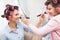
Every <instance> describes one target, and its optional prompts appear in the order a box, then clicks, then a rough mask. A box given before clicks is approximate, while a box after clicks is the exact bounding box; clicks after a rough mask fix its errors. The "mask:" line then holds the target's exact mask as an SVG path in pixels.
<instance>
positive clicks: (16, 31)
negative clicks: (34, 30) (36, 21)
mask: <svg viewBox="0 0 60 40" xmlns="http://www.w3.org/2000/svg"><path fill="white" fill-rule="evenodd" d="M4 16H5V17H6V18H7V20H8V25H7V26H6V28H5V29H4V30H3V31H2V34H1V35H0V36H1V37H0V40H24V29H25V30H27V31H29V32H30V31H31V30H30V29H28V28H27V27H26V25H24V24H23V23H21V22H19V19H20V17H19V8H18V6H12V5H9V4H7V5H6V9H5V11H4Z"/></svg>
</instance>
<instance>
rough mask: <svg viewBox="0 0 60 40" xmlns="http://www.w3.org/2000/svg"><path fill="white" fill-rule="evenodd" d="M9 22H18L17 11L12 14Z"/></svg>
mask: <svg viewBox="0 0 60 40" xmlns="http://www.w3.org/2000/svg"><path fill="white" fill-rule="evenodd" d="M11 21H12V22H15V23H17V22H18V21H19V13H18V10H14V12H12V17H11Z"/></svg>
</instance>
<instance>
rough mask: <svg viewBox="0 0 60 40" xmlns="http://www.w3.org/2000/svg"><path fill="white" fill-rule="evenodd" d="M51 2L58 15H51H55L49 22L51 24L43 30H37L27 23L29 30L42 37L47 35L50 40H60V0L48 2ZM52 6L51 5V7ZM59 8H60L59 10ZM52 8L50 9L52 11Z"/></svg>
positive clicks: (42, 28)
mask: <svg viewBox="0 0 60 40" xmlns="http://www.w3.org/2000/svg"><path fill="white" fill-rule="evenodd" d="M48 1H49V3H48V4H49V6H51V5H52V6H53V7H54V8H55V10H56V12H57V13H54V14H52V13H49V14H50V15H54V17H53V18H51V19H50V20H49V22H48V23H47V24H46V25H45V26H44V27H41V28H39V29H38V28H36V27H34V26H33V25H32V24H30V23H29V22H28V21H25V22H26V23H27V25H28V26H29V28H31V30H32V31H33V32H34V33H35V34H37V35H40V36H43V35H46V34H48V33H49V34H50V40H60V11H59V10H57V9H59V8H60V0H55V1H54V0H48ZM48 4H46V5H48ZM50 4H51V5H50ZM57 7H58V8H57ZM50 9H51V8H49V10H50Z"/></svg>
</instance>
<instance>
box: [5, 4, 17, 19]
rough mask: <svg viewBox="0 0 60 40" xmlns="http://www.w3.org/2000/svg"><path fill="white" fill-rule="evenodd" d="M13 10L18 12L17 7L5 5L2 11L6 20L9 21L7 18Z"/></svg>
mask: <svg viewBox="0 0 60 40" xmlns="http://www.w3.org/2000/svg"><path fill="white" fill-rule="evenodd" d="M14 10H18V6H13V5H9V4H7V5H6V9H5V10H4V15H5V16H6V18H7V19H9V16H11V15H12V14H11V12H12V11H14Z"/></svg>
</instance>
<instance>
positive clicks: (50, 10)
mask: <svg viewBox="0 0 60 40" xmlns="http://www.w3.org/2000/svg"><path fill="white" fill-rule="evenodd" d="M47 12H48V13H49V15H51V16H55V15H57V11H56V10H55V8H54V7H53V6H52V5H51V4H49V5H48V6H47Z"/></svg>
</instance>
